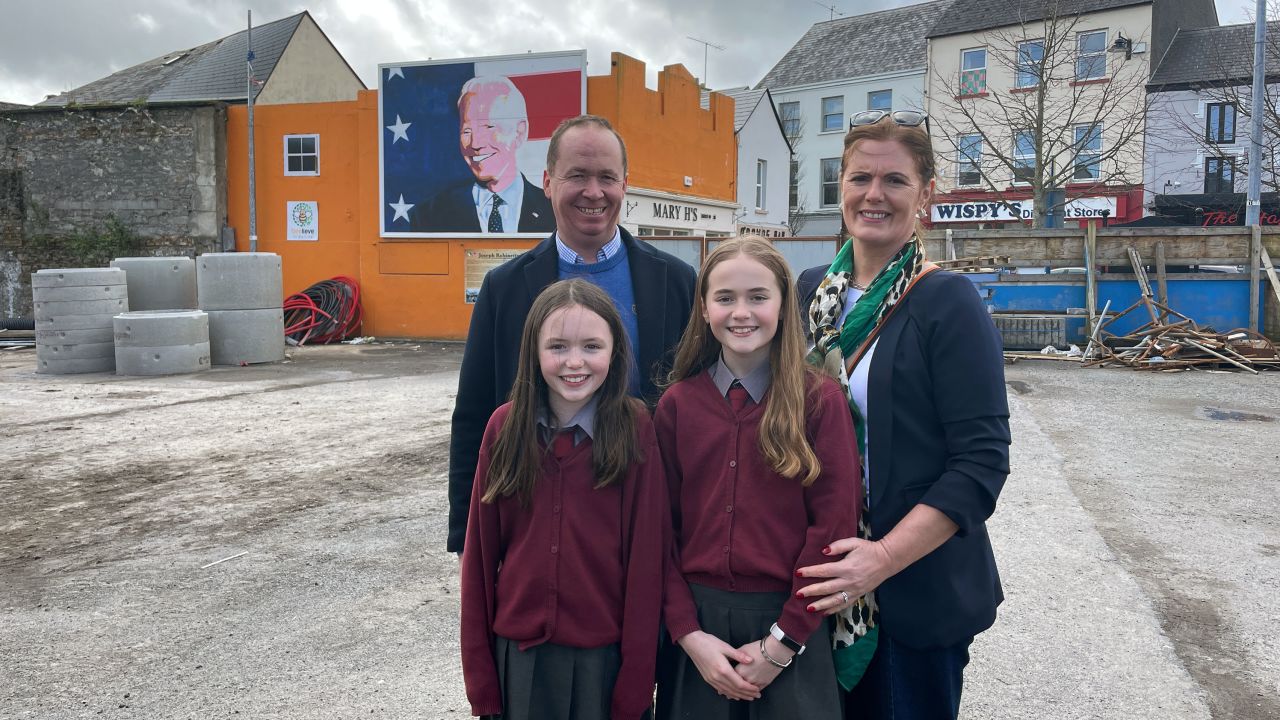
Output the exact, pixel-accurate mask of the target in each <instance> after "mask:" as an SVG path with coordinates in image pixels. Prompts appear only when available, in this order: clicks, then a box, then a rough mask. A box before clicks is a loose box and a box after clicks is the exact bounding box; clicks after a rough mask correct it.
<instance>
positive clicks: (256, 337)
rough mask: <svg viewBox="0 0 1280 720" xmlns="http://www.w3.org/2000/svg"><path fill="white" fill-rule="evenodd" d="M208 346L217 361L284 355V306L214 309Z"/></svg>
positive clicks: (270, 359) (272, 358) (267, 359)
mask: <svg viewBox="0 0 1280 720" xmlns="http://www.w3.org/2000/svg"><path fill="white" fill-rule="evenodd" d="M209 347H210V350H211V352H212V357H213V364H214V365H239V364H240V363H263V362H279V361H280V360H283V359H284V310H282V309H280V308H272V309H266V310H211V311H209Z"/></svg>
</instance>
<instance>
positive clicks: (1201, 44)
mask: <svg viewBox="0 0 1280 720" xmlns="http://www.w3.org/2000/svg"><path fill="white" fill-rule="evenodd" d="M1276 33H1280V22H1269V23H1267V40H1266V43H1265V45H1264V48H1265V51H1266V52H1265V56H1266V68H1267V76H1268V78H1272V77H1275V76H1277V75H1280V45H1278V44H1277V43H1276V41H1275V38H1276V37H1277V35H1276ZM1252 81H1253V23H1246V24H1244V25H1224V26H1222V27H1210V28H1198V29H1195V30H1179V31H1178V34H1177V35H1174V36H1173V42H1172V43H1170V45H1169V51H1168V52H1166V53H1165V55H1164V58H1163V59H1162V60H1161V61H1160V65H1159V66H1158V67H1156V71H1155V72H1154V73H1152V74H1151V83H1150V85H1149V86H1148V87H1152V88H1160V87H1162V86H1163V87H1164V88H1165V89H1174V88H1176V87H1189V86H1192V85H1215V84H1218V85H1220V84H1247V83H1251V82H1252Z"/></svg>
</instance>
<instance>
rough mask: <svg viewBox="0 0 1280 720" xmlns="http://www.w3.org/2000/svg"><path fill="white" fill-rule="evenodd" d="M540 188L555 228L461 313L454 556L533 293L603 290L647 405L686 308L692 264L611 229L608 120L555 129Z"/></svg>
mask: <svg viewBox="0 0 1280 720" xmlns="http://www.w3.org/2000/svg"><path fill="white" fill-rule="evenodd" d="M542 187H543V190H544V191H545V192H546V197H547V198H549V199H550V201H551V207H552V210H553V211H554V213H555V220H556V232H555V233H554V234H553V235H552V236H551V237H549V238H547V239H546V240H543V241H542V242H541V243H540V244H538V246H537V247H535V248H533V249H532V250H530V251H528V252H526V253H524V254H523V255H521V256H519V257H517V258H515V259H512V260H510V261H508V262H506V263H503V264H502V265H500V266H498V267H496V268H494V269H493V270H491V271H489V273H488V274H487V275H486V276H485V278H484V282H483V283H482V284H481V286H480V297H479V298H478V299H477V300H476V305H475V309H474V311H473V312H472V315H471V329H470V332H468V334H467V346H466V350H465V351H464V352H463V355H462V371H461V373H460V375H459V378H458V396H457V404H456V406H455V409H454V411H453V428H452V429H453V435H452V437H451V438H450V441H449V539H448V549H449V550H450V551H451V552H461V551H462V544H463V540H464V539H465V536H466V528H467V509H468V505H469V504H470V502H471V485H472V482H473V480H474V478H475V470H476V455H477V453H478V451H479V448H480V439H481V437H482V436H483V434H484V428H485V424H486V423H487V422H488V420H489V416H490V415H491V414H493V411H494V410H495V409H496V408H497V407H498V406H499V405H501V404H502V403H504V402H506V400H507V394H508V393H509V392H510V391H511V385H512V383H513V382H514V381H515V375H516V362H517V360H518V356H519V351H520V348H519V344H520V331H521V329H522V328H523V326H524V318H525V315H526V314H527V313H528V312H529V306H530V305H531V304H532V303H533V299H534V298H535V297H536V296H537V295H538V293H539V292H541V291H542V289H543V288H544V287H546V286H547V285H550V284H551V283H553V282H555V281H557V280H560V279H565V278H570V277H584V278H586V279H587V280H590V281H591V282H594V283H596V284H597V285H599V286H600V287H602V288H604V289H605V291H607V292H608V293H609V296H610V297H611V298H613V301H614V304H615V305H617V306H618V309H619V311H620V312H621V313H622V318H623V324H624V326H625V327H626V328H627V335H628V337H629V342H630V343H631V347H633V348H635V350H636V352H635V356H636V359H637V361H636V368H634V369H633V372H632V378H631V380H632V382H631V387H632V394H634V395H637V396H639V397H641V398H643V399H644V400H645V401H646V402H648V403H649V404H650V405H652V404H653V403H655V402H656V401H657V396H658V391H657V388H656V386H655V383H654V381H655V379H657V378H661V377H664V376H665V375H666V374H667V372H668V371H669V370H670V367H671V352H670V351H671V350H672V349H673V348H674V347H675V345H676V343H678V342H679V340H680V336H681V334H683V332H684V328H685V325H686V323H688V320H689V312H690V310H691V309H692V307H693V280H694V272H693V268H691V267H689V265H688V264H686V263H685V262H684V261H682V260H680V259H679V258H677V257H675V256H673V255H669V254H667V253H664V252H662V251H660V250H658V249H657V248H655V247H653V246H652V245H649V244H648V243H645V242H640V241H638V240H636V239H635V238H634V237H632V236H631V233H629V232H627V231H626V230H623V229H622V228H621V227H619V226H618V215H619V213H620V212H621V210H622V203H623V199H624V197H625V194H626V191H627V150H626V146H625V145H623V143H622V138H621V137H620V136H619V135H618V133H617V132H616V131H615V130H614V129H613V127H612V126H611V125H610V124H609V121H608V120H605V119H604V118H601V117H596V116H593V115H580V116H578V117H576V118H571V119H569V120H566V121H564V122H563V123H561V124H560V127H559V128H557V129H556V131H555V134H553V135H552V136H551V144H550V147H549V148H548V150H547V169H546V171H545V172H544V173H543V176H542Z"/></svg>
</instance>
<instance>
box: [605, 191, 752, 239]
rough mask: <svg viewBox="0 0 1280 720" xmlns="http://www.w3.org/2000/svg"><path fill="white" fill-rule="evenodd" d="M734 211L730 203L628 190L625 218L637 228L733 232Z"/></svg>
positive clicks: (631, 226)
mask: <svg viewBox="0 0 1280 720" xmlns="http://www.w3.org/2000/svg"><path fill="white" fill-rule="evenodd" d="M733 220H734V213H733V208H731V207H716V206H714V205H709V204H706V203H699V202H689V201H687V200H683V199H681V198H673V197H651V196H646V195H640V194H635V195H632V194H631V193H628V194H627V199H626V208H625V213H624V217H623V218H622V222H623V223H624V224H626V225H627V226H629V227H630V228H634V227H637V226H640V225H644V226H647V227H658V228H670V229H673V230H689V231H692V232H695V233H700V232H705V231H718V232H733V228H734V223H733Z"/></svg>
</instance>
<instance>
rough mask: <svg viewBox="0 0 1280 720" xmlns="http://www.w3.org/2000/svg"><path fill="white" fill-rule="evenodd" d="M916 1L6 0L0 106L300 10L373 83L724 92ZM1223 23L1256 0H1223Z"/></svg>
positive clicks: (0, 31)
mask: <svg viewBox="0 0 1280 720" xmlns="http://www.w3.org/2000/svg"><path fill="white" fill-rule="evenodd" d="M911 1H912V0H821V3H819V2H818V1H817V0H313V1H312V2H310V3H303V2H298V0H254V2H253V3H252V5H251V6H250V5H247V4H246V3H245V2H243V0H234V1H228V0H110V1H109V2H103V1H102V0H0V9H2V10H3V15H4V22H3V23H2V24H0V101H8V102H19V103H26V104H31V103H36V102H39V101H40V100H42V99H44V97H45V96H46V95H50V94H55V93H59V92H62V91H65V90H70V89H72V88H75V87H78V86H80V85H83V84H85V83H87V82H90V81H92V80H96V79H98V78H101V77H105V76H106V75H109V74H111V73H113V72H115V71H117V70H121V69H123V68H126V67H129V66H131V65H136V64H137V63H140V62H143V61H145V60H149V59H151V58H154V57H159V56H161V55H164V54H166V53H169V52H171V51H173V50H181V49H185V48H189V47H193V46H196V45H200V44H203V43H205V42H208V41H210V40H214V39H217V38H219V37H222V36H224V35H228V34H230V33H233V32H236V31H238V30H242V29H243V28H244V27H245V11H246V9H252V10H253V14H254V15H253V16H254V24H255V25H256V24H260V23H264V22H269V21H271V20H278V19H279V18H282V17H285V16H287V15H291V14H293V13H295V12H298V11H300V10H303V9H306V10H310V11H311V14H312V16H314V17H315V19H316V21H317V22H318V23H319V24H320V27H321V28H322V29H324V31H325V33H327V34H328V36H329V39H330V40H332V41H333V43H334V45H336V46H337V48H338V50H339V51H340V52H341V53H342V54H343V55H344V56H345V57H346V58H347V61H348V62H349V63H350V64H351V67H352V68H353V69H355V71H356V72H357V73H359V74H360V77H361V78H362V79H363V80H364V82H365V84H366V85H368V86H369V87H371V88H373V87H377V66H378V64H379V63H393V62H404V61H414V60H426V59H428V58H434V59H448V58H460V57H474V56H479V55H500V54H511V53H522V52H526V51H533V52H545V51H551V50H564V49H577V48H586V49H587V62H588V68H587V71H588V73H589V74H591V75H602V74H605V73H606V72H607V70H608V62H609V53H610V52H612V51H615V50H616V51H619V52H623V53H626V54H628V55H631V56H633V57H636V58H639V59H640V60H643V61H644V62H646V63H647V64H648V65H649V70H650V80H649V84H650V86H653V85H654V79H653V78H654V73H656V70H657V69H658V68H661V67H662V66H664V65H669V64H673V63H683V64H684V66H685V67H687V68H688V69H689V71H690V72H692V73H693V74H694V75H695V76H698V77H702V75H703V46H702V45H701V44H699V43H697V42H695V41H693V40H690V39H689V36H692V37H695V38H700V39H703V40H707V41H709V42H712V43H714V44H716V45H720V46H722V47H723V48H724V49H723V50H716V49H712V50H710V51H708V58H707V71H706V75H707V79H708V80H709V82H710V84H711V85H712V86H713V87H716V88H726V87H732V86H735V85H754V84H755V83H756V82H757V81H759V80H760V78H761V77H763V75H764V74H765V72H767V71H768V70H769V68H771V67H772V66H773V64H774V63H775V62H777V60H778V59H779V58H781V57H782V55H783V54H784V53H785V52H786V51H787V50H788V49H789V48H790V47H791V46H792V45H793V44H795V42H796V41H797V40H799V39H800V36H801V35H803V34H804V32H805V30H807V29H808V27H809V26H810V25H812V24H813V23H815V22H821V21H823V20H828V19H830V17H831V14H830V11H829V10H827V9H826V8H825V7H823V5H827V6H830V5H835V6H836V7H837V9H838V10H839V11H842V12H844V13H846V14H860V13H865V12H871V11H874V10H880V9H884V8H888V7H897V6H901V5H907V4H910V3H911ZM1217 3H1218V16H1219V19H1220V20H1221V22H1222V23H1223V24H1229V23H1238V22H1246V21H1247V20H1248V18H1249V17H1250V15H1251V14H1252V8H1253V7H1254V0H1217Z"/></svg>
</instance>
